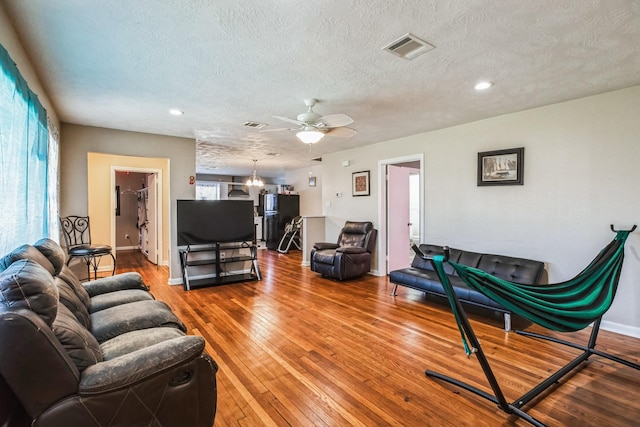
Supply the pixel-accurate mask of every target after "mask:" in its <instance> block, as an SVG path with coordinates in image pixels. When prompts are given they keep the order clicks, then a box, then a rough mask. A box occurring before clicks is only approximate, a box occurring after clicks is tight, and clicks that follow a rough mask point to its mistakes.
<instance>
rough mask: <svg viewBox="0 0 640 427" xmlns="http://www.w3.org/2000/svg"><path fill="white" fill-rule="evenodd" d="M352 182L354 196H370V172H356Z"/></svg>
mask: <svg viewBox="0 0 640 427" xmlns="http://www.w3.org/2000/svg"><path fill="white" fill-rule="evenodd" d="M351 181H352V195H353V196H368V195H369V171H360V172H354V173H353V174H352V177H351Z"/></svg>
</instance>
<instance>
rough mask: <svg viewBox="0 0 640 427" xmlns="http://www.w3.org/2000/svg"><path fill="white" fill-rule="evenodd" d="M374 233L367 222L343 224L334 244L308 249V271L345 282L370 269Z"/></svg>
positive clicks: (376, 233) (374, 230) (324, 244)
mask: <svg viewBox="0 0 640 427" xmlns="http://www.w3.org/2000/svg"><path fill="white" fill-rule="evenodd" d="M377 235H378V230H376V229H375V228H373V224H372V223H371V222H355V221H347V222H346V223H345V225H344V227H343V228H342V230H341V231H340V235H339V236H338V242H337V243H327V242H319V243H315V244H314V245H313V249H312V250H311V271H315V272H316V273H320V274H322V276H323V277H329V278H331V279H338V280H348V279H353V278H356V277H360V276H362V275H363V274H366V273H368V272H369V270H371V253H372V252H373V248H374V247H375V244H376V237H377Z"/></svg>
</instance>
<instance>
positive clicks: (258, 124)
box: [244, 122, 267, 129]
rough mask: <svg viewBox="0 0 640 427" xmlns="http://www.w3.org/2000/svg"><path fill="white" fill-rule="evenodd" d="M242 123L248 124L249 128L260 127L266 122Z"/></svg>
mask: <svg viewBox="0 0 640 427" xmlns="http://www.w3.org/2000/svg"><path fill="white" fill-rule="evenodd" d="M244 125H245V126H248V127H250V128H254V129H262V128H263V127H265V126H266V125H267V124H266V123H259V122H244Z"/></svg>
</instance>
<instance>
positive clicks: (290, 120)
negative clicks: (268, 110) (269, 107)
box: [273, 116, 305, 126]
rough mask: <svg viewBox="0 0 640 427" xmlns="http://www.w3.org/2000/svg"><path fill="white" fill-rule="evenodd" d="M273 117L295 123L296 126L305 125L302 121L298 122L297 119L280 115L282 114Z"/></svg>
mask: <svg viewBox="0 0 640 427" xmlns="http://www.w3.org/2000/svg"><path fill="white" fill-rule="evenodd" d="M273 117H274V118H276V119H279V120H283V121H285V122H289V123H293V124H296V125H298V126H304V125H305V124H304V122H299V121H298V120H293V119H290V118H289V117H282V116H273Z"/></svg>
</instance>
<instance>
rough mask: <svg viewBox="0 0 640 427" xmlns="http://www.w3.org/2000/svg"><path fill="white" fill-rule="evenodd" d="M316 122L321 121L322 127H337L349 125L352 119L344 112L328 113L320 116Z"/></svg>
mask: <svg viewBox="0 0 640 427" xmlns="http://www.w3.org/2000/svg"><path fill="white" fill-rule="evenodd" d="M318 123H322V127H325V128H337V127H340V126H347V125H350V124H351V123H353V119H352V118H351V117H349V116H347V115H346V114H329V115H328V116H324V117H321V118H320V119H319V120H318Z"/></svg>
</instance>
